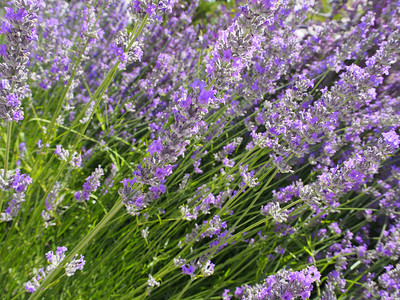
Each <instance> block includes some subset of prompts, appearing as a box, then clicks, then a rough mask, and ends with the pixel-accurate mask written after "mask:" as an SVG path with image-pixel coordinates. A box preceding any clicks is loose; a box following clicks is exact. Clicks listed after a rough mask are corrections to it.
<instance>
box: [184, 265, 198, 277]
mask: <svg viewBox="0 0 400 300" xmlns="http://www.w3.org/2000/svg"><path fill="white" fill-rule="evenodd" d="M181 268H182V274H183V275H190V276H193V275H194V271H196V269H195V267H194V266H192V265H189V267H187V266H186V265H183V266H182V267H181Z"/></svg>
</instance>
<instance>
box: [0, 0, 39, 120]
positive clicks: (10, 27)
mask: <svg viewBox="0 0 400 300" xmlns="http://www.w3.org/2000/svg"><path fill="white" fill-rule="evenodd" d="M13 4H14V5H15V8H12V7H6V8H5V9H6V14H5V16H4V18H3V20H2V22H1V29H0V33H2V34H4V36H5V41H6V42H7V43H6V44H3V45H0V50H1V51H0V56H1V57H2V59H3V62H2V63H0V76H1V77H0V118H1V119H5V120H7V121H11V120H14V121H20V120H22V119H23V118H24V115H23V111H22V108H21V101H22V99H23V98H25V96H26V95H27V94H28V91H29V87H28V85H27V80H28V77H27V72H28V70H27V69H26V65H27V63H28V61H29V56H30V52H29V51H30V50H29V47H30V45H31V44H32V42H33V41H35V40H37V35H36V23H37V11H38V10H39V9H40V8H41V7H43V6H44V5H45V4H44V1H42V0H34V1H27V0H15V1H13Z"/></svg>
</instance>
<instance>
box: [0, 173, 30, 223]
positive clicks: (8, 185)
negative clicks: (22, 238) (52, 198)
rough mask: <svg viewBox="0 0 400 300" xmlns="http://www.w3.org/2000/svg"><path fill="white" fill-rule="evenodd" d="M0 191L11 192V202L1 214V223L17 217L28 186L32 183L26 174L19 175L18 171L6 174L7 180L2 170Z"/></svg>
mask: <svg viewBox="0 0 400 300" xmlns="http://www.w3.org/2000/svg"><path fill="white" fill-rule="evenodd" d="M0 174H1V175H0V189H1V190H2V191H4V192H8V191H12V196H11V200H10V201H9V202H8V204H7V208H6V209H5V210H4V212H2V213H1V217H0V220H1V221H11V220H12V219H13V218H14V217H16V216H17V215H18V212H19V211H20V209H21V206H22V203H23V202H24V201H25V192H26V190H27V188H28V185H30V184H31V183H32V178H31V177H29V175H27V174H21V171H20V170H19V169H16V170H15V172H11V171H9V172H7V177H6V178H7V179H5V178H4V170H3V169H1V170H0Z"/></svg>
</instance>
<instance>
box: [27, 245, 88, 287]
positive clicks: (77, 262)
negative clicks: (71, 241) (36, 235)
mask: <svg viewBox="0 0 400 300" xmlns="http://www.w3.org/2000/svg"><path fill="white" fill-rule="evenodd" d="M67 250H68V249H67V247H64V246H63V247H57V250H56V251H55V253H54V252H53V251H49V252H47V253H46V258H47V262H48V263H49V265H48V266H47V267H46V269H44V268H40V269H39V271H38V272H37V273H36V276H34V277H33V278H32V279H31V280H30V281H28V282H27V283H25V290H26V291H27V292H28V293H33V292H35V291H36V290H37V289H38V288H39V287H40V283H41V281H43V280H44V279H45V278H46V277H47V276H48V275H49V273H50V272H51V271H53V270H54V269H55V268H56V267H57V266H58V265H59V264H60V263H61V261H62V260H63V259H64V258H65V252H67ZM76 257H77V256H75V257H74V258H73V259H72V260H71V261H70V262H69V263H67V264H66V266H65V273H66V275H67V276H68V277H71V276H73V275H74V274H75V272H76V270H83V266H84V265H85V260H84V259H83V258H84V257H83V256H82V254H81V256H80V258H79V259H77V258H76Z"/></svg>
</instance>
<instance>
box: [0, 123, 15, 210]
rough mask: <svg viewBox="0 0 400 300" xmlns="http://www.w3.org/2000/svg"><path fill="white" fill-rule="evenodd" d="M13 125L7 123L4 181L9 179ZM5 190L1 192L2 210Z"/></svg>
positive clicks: (0, 205)
mask: <svg viewBox="0 0 400 300" xmlns="http://www.w3.org/2000/svg"><path fill="white" fill-rule="evenodd" d="M11 127H12V121H9V122H8V123H7V142H6V156H5V158H4V176H3V177H4V181H7V171H8V160H9V157H10V144H11ZM3 198H4V197H3V192H2V193H1V199H0V211H1V208H2V205H3Z"/></svg>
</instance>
